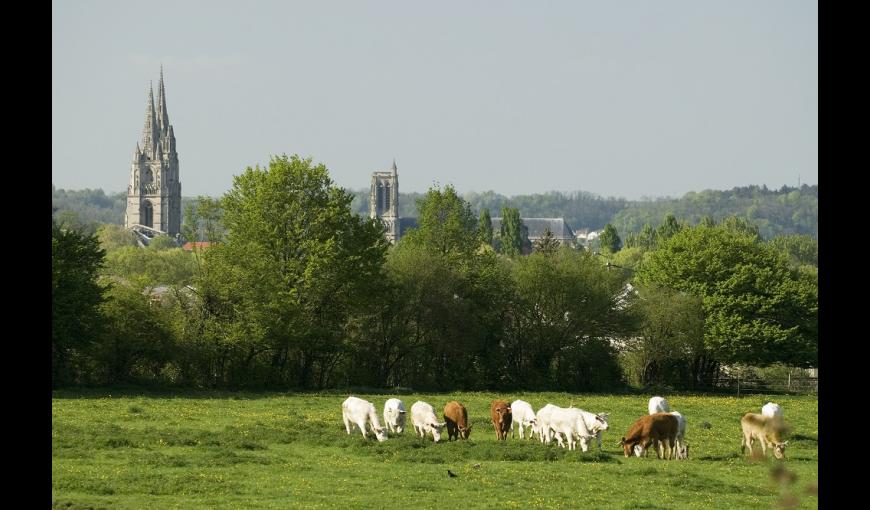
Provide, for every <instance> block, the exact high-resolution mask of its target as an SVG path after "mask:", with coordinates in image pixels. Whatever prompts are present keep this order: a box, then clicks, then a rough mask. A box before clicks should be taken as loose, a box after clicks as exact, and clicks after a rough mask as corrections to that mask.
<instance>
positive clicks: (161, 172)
mask: <svg viewBox="0 0 870 510" xmlns="http://www.w3.org/2000/svg"><path fill="white" fill-rule="evenodd" d="M157 94H158V95H157V107H156V108H155V107H154V91H153V88H149V90H148V100H147V102H146V104H145V126H144V127H143V128H142V140H141V146H140V144H139V143H137V144H136V150H135V151H134V152H133V163H132V165H131V170H130V183H129V185H128V186H127V212H126V213H125V214H124V226H125V227H126V228H132V227H134V226H136V225H142V226H145V227H149V228H152V229H154V230H158V231H160V232H163V233H166V234H169V235H170V236H172V237H176V236H177V235H178V234H180V233H181V181H180V180H179V175H178V153H177V152H176V150H175V134H174V133H173V130H172V125H171V124H170V123H169V113H168V112H167V109H166V90H165V88H164V86H163V67H162V66H161V68H160V84H159V85H158V90H157Z"/></svg>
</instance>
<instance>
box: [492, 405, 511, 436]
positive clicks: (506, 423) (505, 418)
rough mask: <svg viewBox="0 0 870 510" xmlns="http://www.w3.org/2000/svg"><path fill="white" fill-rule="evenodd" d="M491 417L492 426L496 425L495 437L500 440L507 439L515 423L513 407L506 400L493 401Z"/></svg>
mask: <svg viewBox="0 0 870 510" xmlns="http://www.w3.org/2000/svg"><path fill="white" fill-rule="evenodd" d="M489 415H490V417H491V418H492V424H493V425H495V437H496V438H497V439H499V440H501V439H507V433H508V430H510V428H511V422H512V421H513V415H512V414H511V407H510V406H509V405H508V403H507V402H506V401H504V400H493V401H492V404H490V406H489Z"/></svg>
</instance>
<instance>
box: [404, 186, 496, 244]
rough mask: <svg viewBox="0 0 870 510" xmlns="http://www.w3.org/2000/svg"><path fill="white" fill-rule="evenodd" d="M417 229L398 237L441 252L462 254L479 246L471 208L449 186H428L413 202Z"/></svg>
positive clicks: (475, 222)
mask: <svg viewBox="0 0 870 510" xmlns="http://www.w3.org/2000/svg"><path fill="white" fill-rule="evenodd" d="M417 209H418V211H419V216H418V217H417V224H418V228H416V229H411V230H410V231H409V232H408V233H407V234H406V235H404V236H402V242H407V243H409V244H414V245H416V246H421V247H423V248H425V249H426V250H429V251H432V252H437V253H441V254H453V255H462V254H468V253H471V252H473V251H475V250H477V248H478V247H479V246H480V240H479V237H478V234H477V221H476V218H475V217H474V213H472V212H471V207H470V206H469V205H468V203H467V202H466V201H465V200H463V199H462V197H460V196H459V195H458V194H457V193H456V190H455V189H454V188H453V186H450V185H448V186H447V187H445V188H444V190H443V191H442V190H441V189H439V188H437V187H432V188H430V189H429V191H428V192H426V196H424V197H423V198H421V199H420V200H418V201H417Z"/></svg>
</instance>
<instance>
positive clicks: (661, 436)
mask: <svg viewBox="0 0 870 510" xmlns="http://www.w3.org/2000/svg"><path fill="white" fill-rule="evenodd" d="M679 428H680V424H679V421H678V420H677V417H676V416H674V415H672V414H670V413H655V414H648V415H646V416H641V417H640V418H639V419H638V420H637V421H636V422H634V424H633V425H632V426H631V427H630V428H629V429H628V433H626V435H625V436H624V437H623V438H622V440H621V441H619V444H620V445H621V446H622V449H623V453H625V456H626V457H629V456H631V454H632V453H634V446H635V445H640V446H641V448H643V449H646V448H647V447H649V445H650V444H652V443H653V442H655V441H658V442H659V443H658V444H659V448H657V449H656V455H657V456H658V458H660V459H661V458H665V459H670V458H673V457H674V454H675V451H674V450H675V448H672V447H673V446H674V444H675V442H676V440H677V433H678V432H679Z"/></svg>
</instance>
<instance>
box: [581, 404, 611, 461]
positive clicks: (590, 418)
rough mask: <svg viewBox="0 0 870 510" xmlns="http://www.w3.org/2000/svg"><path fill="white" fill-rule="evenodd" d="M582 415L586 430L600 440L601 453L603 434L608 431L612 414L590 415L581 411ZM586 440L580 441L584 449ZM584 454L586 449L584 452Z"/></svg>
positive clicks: (599, 448)
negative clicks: (608, 422)
mask: <svg viewBox="0 0 870 510" xmlns="http://www.w3.org/2000/svg"><path fill="white" fill-rule="evenodd" d="M580 414H581V415H582V416H583V422H584V423H585V424H586V430H588V431H589V433H590V434H591V435H593V436H594V437H595V438H596V439H597V440H598V450H599V451H601V450H602V448H601V432H602V431H605V430H607V428H608V427H609V425H608V424H607V417H608V416H609V415H610V413H599V414H595V413H590V412H589V411H584V410H582V409H580ZM583 443H584V439H583V438H581V439H580V446H581V448H582V447H583ZM583 451H584V452H585V451H586V449H584V450H583Z"/></svg>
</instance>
